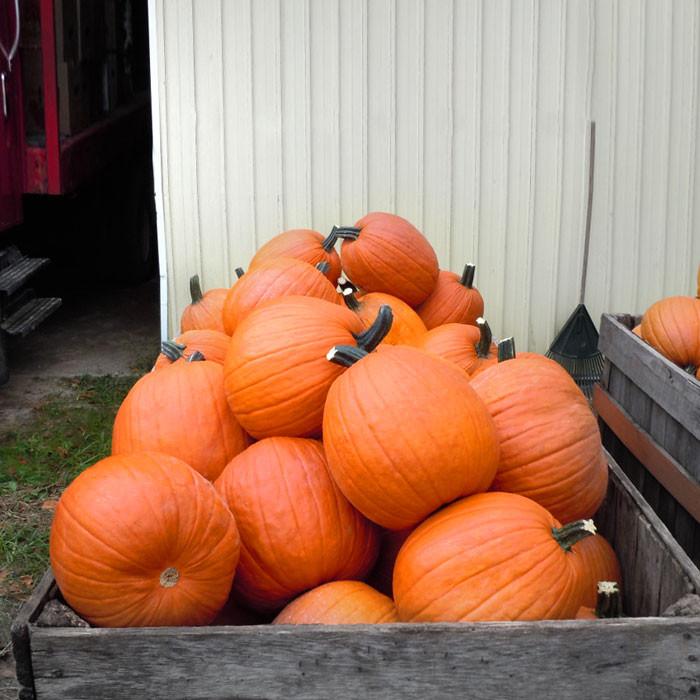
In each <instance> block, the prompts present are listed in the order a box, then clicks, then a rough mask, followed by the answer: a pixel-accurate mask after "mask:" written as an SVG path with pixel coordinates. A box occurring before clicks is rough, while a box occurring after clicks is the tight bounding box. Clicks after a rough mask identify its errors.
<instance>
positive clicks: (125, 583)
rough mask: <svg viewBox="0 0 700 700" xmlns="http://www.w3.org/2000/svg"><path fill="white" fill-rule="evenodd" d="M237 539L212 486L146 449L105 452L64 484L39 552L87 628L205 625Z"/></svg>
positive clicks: (220, 594)
mask: <svg viewBox="0 0 700 700" xmlns="http://www.w3.org/2000/svg"><path fill="white" fill-rule="evenodd" d="M239 544H240V542H239V537H238V531H237V529H236V523H235V521H234V519H233V516H232V515H231V513H230V512H229V510H228V508H227V507H226V505H225V504H224V502H223V500H222V499H221V498H220V497H219V495H218V494H217V493H216V491H215V489H214V487H213V486H212V485H211V484H210V483H209V482H208V481H207V480H206V479H204V478H203V477H202V476H200V475H199V474H198V473H197V472H195V471H194V470H193V469H191V468H190V467H189V466H188V465H187V464H185V463H184V462H183V461H181V460H179V459H176V458H175V457H170V456H168V455H163V454H158V453H156V452H147V453H132V454H126V455H118V456H114V457H107V458H106V459H103V460H101V461H99V462H97V464H95V465H93V466H92V467H90V468H89V469H86V470H85V471H84V472H82V473H81V474H80V475H79V476H78V477H77V478H76V479H75V480H74V481H73V482H72V483H71V484H70V485H69V486H68V488H67V489H66V490H65V491H64V492H63V494H62V496H61V498H60V500H59V502H58V506H57V507H56V512H55V514H54V520H53V524H52V526H51V537H50V544H49V553H50V557H51V568H52V569H53V573H54V575H55V577H56V583H57V584H58V587H59V589H60V590H61V593H62V594H63V597H64V598H65V599H66V602H67V603H68V604H69V605H70V606H71V607H72V608H73V609H74V610H75V611H76V612H77V613H78V614H79V615H81V616H82V617H84V618H85V619H86V620H88V622H90V623H91V624H93V625H98V626H101V627H141V626H149V627H150V626H161V625H205V624H208V623H209V622H211V621H212V620H213V619H214V618H215V616H216V614H217V613H218V611H219V609H220V608H221V607H222V606H223V605H224V603H225V602H226V599H227V597H228V594H229V590H230V589H231V582H232V581H233V576H234V573H235V571H236V565H237V563H238V556H239Z"/></svg>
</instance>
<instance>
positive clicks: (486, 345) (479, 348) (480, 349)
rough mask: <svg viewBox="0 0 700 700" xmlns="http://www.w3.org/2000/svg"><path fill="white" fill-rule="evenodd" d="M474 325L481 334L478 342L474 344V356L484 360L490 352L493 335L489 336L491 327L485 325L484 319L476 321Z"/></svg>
mask: <svg viewBox="0 0 700 700" xmlns="http://www.w3.org/2000/svg"><path fill="white" fill-rule="evenodd" d="M476 325H477V327H478V329H479V332H480V333H481V336H480V338H479V342H478V343H477V344H476V356H477V357H481V358H483V359H486V358H487V357H488V356H489V351H490V350H491V341H492V340H493V335H492V334H491V326H489V324H488V323H487V321H486V319H485V318H481V316H479V318H477V319H476Z"/></svg>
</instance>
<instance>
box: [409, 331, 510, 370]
mask: <svg viewBox="0 0 700 700" xmlns="http://www.w3.org/2000/svg"><path fill="white" fill-rule="evenodd" d="M476 322H477V325H476V326H471V325H468V324H466V323H446V324H445V325H444V326H436V327H435V328H432V329H431V330H429V331H428V332H427V333H425V335H424V336H423V337H422V338H421V342H420V344H419V347H420V348H421V349H423V350H425V351H426V352H429V353H431V354H432V355H437V356H438V357H442V358H443V360H449V361H450V362H453V363H454V364H456V365H457V366H458V367H459V368H460V369H463V370H464V371H465V372H466V373H467V374H472V373H473V372H475V371H476V370H477V369H479V368H480V367H482V366H485V364H486V363H489V364H493V363H495V362H496V361H497V352H498V350H497V347H496V344H495V343H493V342H492V336H491V328H490V327H489V324H488V323H487V322H486V321H485V320H484V319H483V318H478V319H477V320H476Z"/></svg>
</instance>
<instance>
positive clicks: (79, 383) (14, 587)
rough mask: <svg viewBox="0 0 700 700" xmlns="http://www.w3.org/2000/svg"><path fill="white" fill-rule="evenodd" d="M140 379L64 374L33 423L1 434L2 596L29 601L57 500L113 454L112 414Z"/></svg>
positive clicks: (42, 566) (41, 569)
mask: <svg viewBox="0 0 700 700" xmlns="http://www.w3.org/2000/svg"><path fill="white" fill-rule="evenodd" d="M135 380H136V377H135V376H134V377H111V376H106V377H77V378H75V379H66V380H65V382H64V386H63V387H62V388H61V390H60V391H58V392H57V393H56V394H53V395H50V396H49V397H47V399H46V400H45V401H44V402H43V403H42V405H41V406H40V407H39V408H37V409H36V413H35V416H34V420H33V421H32V422H31V423H30V424H28V425H25V426H23V427H21V428H19V429H17V430H15V431H13V432H11V433H7V434H5V435H4V436H2V437H0V598H1V597H5V598H10V599H15V600H22V599H24V598H25V597H26V596H27V595H28V594H29V593H30V592H31V589H32V588H33V586H34V585H35V583H36V581H37V579H38V577H40V576H41V574H42V573H43V572H44V570H45V569H46V567H47V565H48V536H49V529H50V526H51V518H52V516H53V510H54V508H55V505H56V501H57V499H58V498H59V496H60V494H61V492H62V491H63V489H64V488H65V487H66V486H67V485H68V484H69V483H70V482H71V481H72V479H74V478H75V477H76V476H77V475H78V474H79V473H80V472H82V471H83V470H84V469H86V468H87V467H89V466H90V465H91V464H94V463H95V462H96V461H97V460H99V459H101V458H102V457H105V456H107V455H108V454H109V453H110V443H111V434H112V423H113V421H114V416H115V414H116V412H117V409H118V407H119V404H120V403H121V401H122V399H123V398H124V396H125V395H126V393H127V391H128V390H129V389H130V388H131V386H132V385H133V383H134V381H135Z"/></svg>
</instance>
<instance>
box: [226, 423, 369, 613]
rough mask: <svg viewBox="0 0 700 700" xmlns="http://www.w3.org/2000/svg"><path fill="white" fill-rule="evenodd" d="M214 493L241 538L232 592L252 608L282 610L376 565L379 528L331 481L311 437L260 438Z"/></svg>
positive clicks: (229, 469) (235, 462)
mask: <svg viewBox="0 0 700 700" xmlns="http://www.w3.org/2000/svg"><path fill="white" fill-rule="evenodd" d="M216 488H217V490H218V491H219V493H221V495H222V496H223V497H224V499H225V500H226V502H227V503H228V505H229V508H230V509H231V512H232V513H233V515H234V517H235V518H236V523H237V524H238V529H239V531H240V533H241V542H242V547H241V561H240V564H239V566H238V573H237V576H236V583H235V585H234V586H235V587H234V590H235V593H236V595H237V596H238V598H239V599H240V600H242V601H243V602H244V603H245V604H246V605H248V606H249V607H251V608H253V609H255V610H263V611H265V610H279V609H280V608H281V607H282V606H284V605H285V604H286V603H288V602H289V601H290V600H292V599H293V598H295V597H296V596H298V595H299V594H300V593H303V592H304V591H307V590H309V589H311V588H313V587H314V586H318V585H319V584H321V583H325V582H327V581H332V580H334V579H346V578H362V577H364V576H365V575H366V574H367V572H368V571H369V570H370V568H371V567H372V565H373V564H374V560H375V559H376V556H377V548H378V542H379V540H378V533H377V530H376V528H375V527H374V526H373V525H372V524H371V523H369V522H368V521H367V520H366V519H365V518H364V517H363V516H362V515H360V514H359V513H358V512H357V511H356V510H355V509H354V508H353V507H352V506H351V505H350V504H349V503H348V501H347V499H346V498H345V497H344V496H343V494H342V493H341V492H340V490H339V489H338V487H337V486H336V485H335V484H334V483H333V480H332V479H331V477H330V474H329V473H328V466H327V464H326V458H325V455H324V453H323V446H322V445H321V443H320V442H318V441H316V440H307V439H304V438H290V437H273V438H267V439H265V440H261V441H260V442H257V443H255V444H254V445H251V446H250V447H249V448H248V449H247V450H245V451H244V452H242V453H241V454H239V455H238V456H237V457H235V458H234V459H233V460H232V461H231V463H230V464H229V465H228V466H227V467H226V469H224V471H223V473H222V474H221V476H220V477H219V478H218V480H217V481H216Z"/></svg>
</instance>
